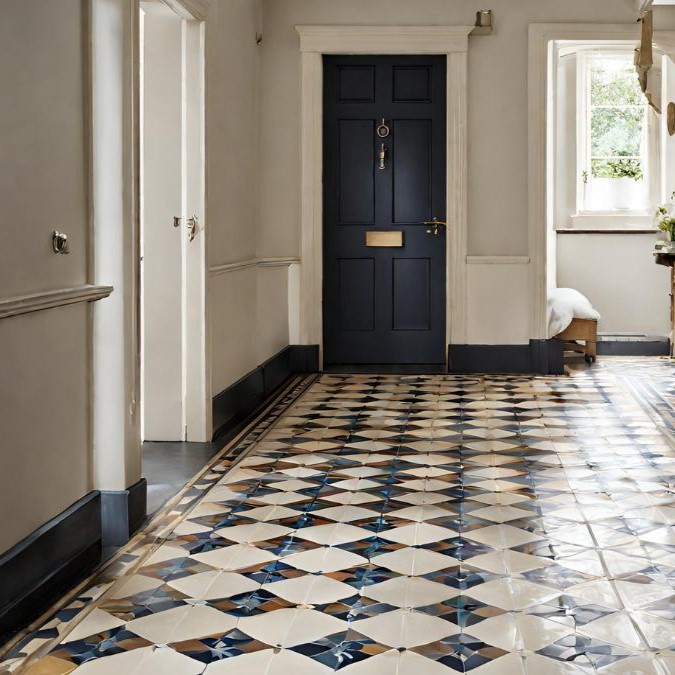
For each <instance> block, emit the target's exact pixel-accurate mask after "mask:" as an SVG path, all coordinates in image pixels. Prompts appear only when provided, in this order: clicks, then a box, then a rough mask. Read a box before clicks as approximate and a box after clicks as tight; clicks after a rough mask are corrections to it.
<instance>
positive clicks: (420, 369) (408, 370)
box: [323, 363, 447, 375]
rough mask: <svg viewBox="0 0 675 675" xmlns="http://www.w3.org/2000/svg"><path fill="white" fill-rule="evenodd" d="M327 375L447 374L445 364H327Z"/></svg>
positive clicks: (325, 365) (324, 367)
mask: <svg viewBox="0 0 675 675" xmlns="http://www.w3.org/2000/svg"><path fill="white" fill-rule="evenodd" d="M323 371H324V372H325V373H335V374H336V375H339V374H342V373H357V374H361V373H363V374H371V373H372V374H383V375H389V374H393V375H436V374H438V373H445V372H447V370H446V366H445V364H444V363H442V364H438V363H420V364H407V363H400V364H395V365H392V364H386V363H385V364H382V363H379V364H378V363H340V364H337V363H335V364H333V363H327V364H324V366H323Z"/></svg>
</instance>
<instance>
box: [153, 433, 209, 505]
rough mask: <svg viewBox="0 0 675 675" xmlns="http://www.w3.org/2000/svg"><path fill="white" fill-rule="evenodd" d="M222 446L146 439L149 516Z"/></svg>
mask: <svg viewBox="0 0 675 675" xmlns="http://www.w3.org/2000/svg"><path fill="white" fill-rule="evenodd" d="M221 447H222V444H220V443H181V442H173V441H172V442H158V441H145V442H144V443H143V446H142V457H143V474H142V475H143V476H144V477H145V479H146V480H147V481H148V515H149V516H151V515H152V514H153V513H155V511H157V509H159V507H160V506H162V504H164V503H165V502H166V501H167V500H169V499H170V498H171V497H173V496H174V495H175V494H176V493H177V492H178V491H179V490H180V489H181V488H182V487H183V486H184V485H185V483H187V482H188V481H189V480H190V478H192V477H193V476H194V475H195V474H196V473H197V472H198V471H199V470H200V469H202V468H203V467H204V465H205V464H206V463H207V462H208V461H209V460H210V459H211V457H213V455H215V454H216V452H218V450H220V448H221Z"/></svg>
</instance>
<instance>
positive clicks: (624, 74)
mask: <svg viewBox="0 0 675 675" xmlns="http://www.w3.org/2000/svg"><path fill="white" fill-rule="evenodd" d="M631 61H632V60H631V59H629V58H621V57H616V58H601V59H591V63H590V70H591V105H593V106H596V105H643V103H644V100H643V98H642V92H641V91H640V87H639V85H638V80H637V74H636V72H635V69H634V68H633V64H632V62H631Z"/></svg>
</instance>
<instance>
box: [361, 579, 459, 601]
mask: <svg viewBox="0 0 675 675" xmlns="http://www.w3.org/2000/svg"><path fill="white" fill-rule="evenodd" d="M361 595H362V596H365V597H367V598H372V599H373V600H377V601H378V602H386V603H387V604H388V605H394V606H395V607H404V608H415V607H425V606H427V605H432V604H436V603H439V602H443V601H444V600H449V599H450V598H454V597H457V596H458V595H459V591H458V590H457V589H455V588H452V587H451V586H446V585H445V584H438V583H435V582H433V581H428V580H427V579H423V578H420V577H407V576H400V577H394V578H393V579H388V580H387V581H383V582H381V583H379V584H374V585H372V586H364V587H363V588H362V589H361Z"/></svg>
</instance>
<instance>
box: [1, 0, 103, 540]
mask: <svg viewBox="0 0 675 675" xmlns="http://www.w3.org/2000/svg"><path fill="white" fill-rule="evenodd" d="M82 30H83V17H82V3H81V2H80V0H60V1H59V2H53V1H52V0H12V1H11V2H4V3H3V5H2V21H0V85H1V86H2V97H1V98H0V148H2V157H3V161H2V162H0V204H2V208H1V211H0V223H2V225H1V227H0V229H1V230H2V233H3V245H2V246H1V247H0V299H2V298H7V297H12V296H16V295H23V294H27V293H31V292H37V291H42V290H49V289H58V288H64V287H69V286H75V285H78V284H83V283H85V282H86V280H87V275H88V271H87V254H88V244H89V242H88V237H87V232H88V203H87V197H88V195H87V180H88V176H87V159H86V151H85V123H84V112H83V111H84V91H83V90H84V87H83V60H82V59H83V53H82V45H83V35H82ZM54 228H58V229H62V230H64V231H65V232H66V233H67V234H68V236H69V240H70V244H71V250H72V253H71V254H70V255H68V256H56V255H54V254H53V253H52V251H51V231H52V230H53V229H54ZM90 312H91V308H90V306H89V305H87V304H76V305H70V306H67V307H57V308H54V309H50V310H46V311H40V312H35V313H33V314H25V315H20V316H13V317H10V318H6V319H2V320H0V383H1V386H0V429H1V430H2V435H1V438H2V441H1V444H2V447H1V448H0V513H3V514H5V515H6V516H7V515H8V514H11V517H5V518H4V519H3V523H2V528H0V552H3V551H5V550H6V549H7V548H9V547H10V546H12V545H13V544H15V543H16V542H17V541H19V540H20V539H22V538H24V537H25V536H27V535H28V534H29V533H30V532H31V531H33V530H34V529H35V528H37V527H38V526H40V525H41V524H43V523H44V522H45V521H47V520H49V519H50V518H52V517H54V516H56V515H57V514H58V513H59V512H61V511H63V510H64V509H65V508H66V507H68V506H69V505H70V504H72V503H73V502H74V501H76V500H77V499H79V498H80V497H82V496H83V495H84V494H86V493H87V492H88V491H89V490H91V489H92V484H93V481H92V462H91V453H90V436H89V434H90V429H89V415H88V394H89V377H90V368H89V349H90Z"/></svg>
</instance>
